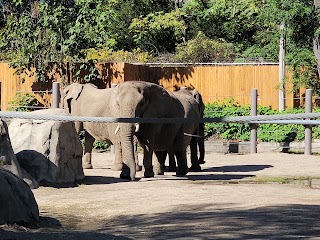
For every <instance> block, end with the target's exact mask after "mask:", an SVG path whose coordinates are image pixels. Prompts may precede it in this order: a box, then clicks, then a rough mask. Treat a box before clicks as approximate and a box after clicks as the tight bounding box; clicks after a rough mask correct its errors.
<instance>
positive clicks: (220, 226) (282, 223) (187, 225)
mask: <svg viewBox="0 0 320 240" xmlns="http://www.w3.org/2000/svg"><path fill="white" fill-rule="evenodd" d="M226 207H227V208H226ZM230 207H231V206H229V207H228V206H221V209H217V206H216V205H215V206H211V205H198V206H182V208H181V209H176V210H175V211H174V212H167V213H162V214H156V215H138V216H133V217H129V218H128V217H123V218H119V219H113V220H112V221H110V222H107V223H105V226H104V228H102V229H101V230H100V231H101V232H105V231H106V232H109V233H110V232H112V233H113V234H115V235H122V236H130V237H131V238H134V239H279V238H281V239H293V238H303V239H306V238H314V237H319V236H320V224H319V219H320V206H318V205H311V206H305V205H286V206H274V207H262V208H256V209H249V210H236V211H235V210H229V209H230ZM228 208H229V209H228Z"/></svg>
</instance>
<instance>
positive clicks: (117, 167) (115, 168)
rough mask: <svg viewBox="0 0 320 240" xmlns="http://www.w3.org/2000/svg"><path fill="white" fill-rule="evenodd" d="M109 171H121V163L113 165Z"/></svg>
mask: <svg viewBox="0 0 320 240" xmlns="http://www.w3.org/2000/svg"><path fill="white" fill-rule="evenodd" d="M111 169H112V170H113V171H121V170H122V163H114V164H113V166H112V168H111Z"/></svg>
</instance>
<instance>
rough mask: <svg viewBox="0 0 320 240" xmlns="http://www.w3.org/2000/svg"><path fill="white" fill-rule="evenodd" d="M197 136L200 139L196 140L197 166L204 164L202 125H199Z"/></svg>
mask: <svg viewBox="0 0 320 240" xmlns="http://www.w3.org/2000/svg"><path fill="white" fill-rule="evenodd" d="M199 135H200V136H201V138H198V147H199V160H198V161H199V164H204V163H205V161H204V154H205V149H204V123H201V124H199Z"/></svg>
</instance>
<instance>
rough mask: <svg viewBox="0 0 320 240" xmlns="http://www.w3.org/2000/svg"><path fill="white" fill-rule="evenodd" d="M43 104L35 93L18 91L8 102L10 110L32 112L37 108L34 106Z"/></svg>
mask: <svg viewBox="0 0 320 240" xmlns="http://www.w3.org/2000/svg"><path fill="white" fill-rule="evenodd" d="M40 106H43V105H42V104H41V103H40V102H39V101H38V99H37V98H36V96H35V95H33V94H31V93H22V92H17V93H16V94H15V96H14V97H13V100H12V101H10V102H8V110H9V111H19V112H31V111H33V110H35V109H34V108H32V107H40Z"/></svg>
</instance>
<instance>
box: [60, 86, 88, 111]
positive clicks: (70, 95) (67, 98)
mask: <svg viewBox="0 0 320 240" xmlns="http://www.w3.org/2000/svg"><path fill="white" fill-rule="evenodd" d="M83 87H84V86H83V85H82V84H78V83H73V84H71V85H69V86H68V87H66V88H65V89H64V100H63V106H64V108H66V107H68V112H69V113H71V111H72V109H71V102H72V100H77V99H78V98H79V96H80V94H81V92H82V90H83Z"/></svg>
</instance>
